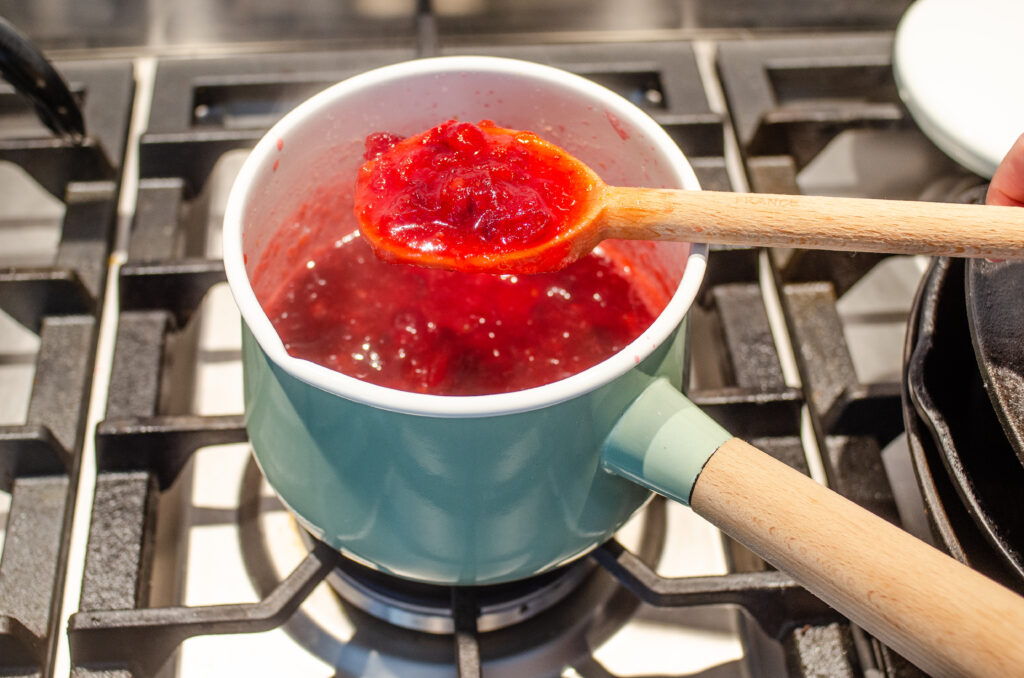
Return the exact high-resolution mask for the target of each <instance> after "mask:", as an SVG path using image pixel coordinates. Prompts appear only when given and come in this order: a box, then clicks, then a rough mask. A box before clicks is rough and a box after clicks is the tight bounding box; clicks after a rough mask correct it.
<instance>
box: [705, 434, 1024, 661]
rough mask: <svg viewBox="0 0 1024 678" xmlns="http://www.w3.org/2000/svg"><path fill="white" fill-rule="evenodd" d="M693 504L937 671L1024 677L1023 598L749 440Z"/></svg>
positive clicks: (718, 465) (737, 445)
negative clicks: (840, 494)
mask: <svg viewBox="0 0 1024 678" xmlns="http://www.w3.org/2000/svg"><path fill="white" fill-rule="evenodd" d="M691 506H692V507H693V509H694V511H696V512H697V513H698V514H700V515H702V516H704V517H705V518H707V519H708V520H710V521H711V522H712V523H714V524H715V525H717V526H718V527H720V528H721V529H722V530H723V531H725V532H726V533H728V534H730V535H732V536H733V537H735V538H737V539H738V540H739V541H741V542H743V543H744V544H746V545H747V546H749V547H750V548H751V549H752V550H753V551H755V552H756V553H758V554H760V555H761V556H762V557H764V558H765V559H766V560H768V561H769V562H771V563H773V564H774V565H776V566H777V567H778V568H779V569H781V570H785V571H786V572H789V573H790V574H792V575H793V577H794V578H795V579H797V580H798V581H799V582H800V583H802V584H803V585H804V586H806V587H807V589H808V590H810V591H811V592H812V593H814V594H815V595H817V596H819V597H820V598H821V599H822V600H824V601H825V602H827V603H829V604H830V605H832V606H833V607H835V608H836V609H838V610H840V611H842V612H843V614H845V615H846V616H847V617H849V618H850V619H851V620H853V621H854V622H856V623H857V624H860V625H861V626H863V627H864V628H866V629H868V630H869V631H871V633H873V634H875V635H876V636H877V637H878V638H879V639H881V640H882V641H883V642H885V643H886V644H888V645H890V646H891V647H893V649H895V650H896V651H897V652H899V653H900V654H902V655H904V656H905V657H906V658H907V659H909V660H910V661H912V662H914V663H915V664H917V665H918V666H920V667H921V668H923V669H924V670H925V671H927V672H928V673H929V674H930V675H934V676H1011V675H1022V672H1024V642H1022V638H1024V635H1022V634H1024V598H1021V597H1019V596H1017V595H1015V594H1013V593H1012V592H1011V591H1009V590H1007V589H1005V588H1003V587H1002V586H1000V585H999V584H996V583H995V582H993V581H991V580H989V579H987V578H985V577H983V576H982V575H980V574H978V573H977V572H975V571H974V570H971V569H970V568H968V567H966V566H964V565H962V564H960V563H959V562H957V561H955V560H953V559H952V558H950V557H948V556H946V555H945V554H942V553H940V552H939V551H937V550H935V549H933V548H931V547H930V546H928V545H926V544H925V543H924V542H921V541H919V540H918V539H916V538H915V537H912V536H910V535H909V534H907V533H905V532H903V531H902V530H900V529H898V528H897V527H895V526H894V525H892V524H890V523H888V522H886V521H885V520H883V519H881V518H879V517H877V516H875V515H874V514H872V513H870V512H868V511H866V510H864V509H862V508H861V507H859V506H857V505H856V504H854V503H852V502H850V501H848V500H846V499H844V498H842V497H841V496H839V495H837V494H835V493H834V492H832V491H831V490H828V489H826V488H824V487H822V486H821V485H819V484H817V483H816V482H814V481H813V480H811V479H810V478H808V477H807V476H804V475H803V474H801V473H799V472H797V471H795V470H793V469H791V468H790V467H788V466H786V465H785V464H783V463H781V462H779V461H777V460H775V459H774V458H772V457H770V456H768V455H767V454H765V453H764V452H761V451H760V450H758V449H756V448H754V447H752V446H750V445H749V444H747V443H745V442H743V441H742V440H739V439H736V438H733V439H732V440H729V441H727V442H726V443H725V444H724V445H722V446H721V447H720V448H719V449H718V450H717V451H716V452H715V453H714V454H713V455H712V456H711V458H710V459H709V460H708V462H707V464H706V465H705V466H704V469H703V470H702V471H701V473H700V475H699V476H698V477H697V483H696V485H695V486H694V489H693V494H692V497H691Z"/></svg>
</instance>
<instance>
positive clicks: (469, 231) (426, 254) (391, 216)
mask: <svg viewBox="0 0 1024 678" xmlns="http://www.w3.org/2000/svg"><path fill="white" fill-rule="evenodd" d="M366 145H367V152H366V156H365V158H366V160H367V161H368V162H367V164H366V165H364V166H363V167H362V168H361V170H360V172H359V177H358V181H357V185H356V197H355V202H356V213H357V217H358V219H359V223H360V224H361V227H362V228H363V230H364V233H368V234H370V235H372V238H371V240H372V241H376V242H380V243H383V246H382V247H378V248H377V251H378V254H379V255H380V256H382V257H385V258H388V256H389V254H390V255H391V256H394V252H395V248H396V247H400V248H401V251H402V252H403V253H405V252H417V253H420V254H421V255H422V256H417V257H415V260H416V261H417V262H419V263H424V264H429V262H430V261H431V260H440V259H445V260H449V261H450V260H452V259H454V258H463V259H465V258H467V257H473V256H482V255H483V256H486V255H501V254H506V253H509V252H517V251H520V250H523V249H527V248H529V247H532V246H535V245H538V244H540V243H543V242H547V241H549V240H551V239H552V238H554V237H555V236H556V235H557V234H559V233H560V232H562V231H563V230H564V229H565V228H566V225H567V224H572V223H575V222H576V221H577V220H578V218H579V217H580V216H581V215H582V212H583V211H584V210H585V209H586V208H587V197H588V194H589V192H590V191H591V190H592V189H593V187H594V181H593V177H592V175H590V174H589V173H588V172H587V171H586V170H583V169H581V168H580V166H579V165H578V164H577V163H576V162H575V161H573V160H572V159H571V158H568V157H564V156H563V155H562V152H561V151H560V150H559V149H557V148H555V147H553V146H551V145H550V144H548V143H547V142H545V141H543V140H542V139H540V138H539V137H538V136H537V135H535V134H533V133H532V132H520V131H514V130H506V129H504V128H501V127H498V126H496V125H495V123H493V122H491V121H489V120H481V121H480V122H479V123H478V124H473V123H470V122H459V121H456V120H449V121H447V122H445V123H442V124H441V125H438V126H437V127H434V128H432V129H430V130H428V131H426V132H423V133H422V134H417V135H415V136H412V137H409V138H408V139H398V138H396V137H394V136H393V135H388V134H374V135H371V136H370V137H369V138H368V139H367V144H366Z"/></svg>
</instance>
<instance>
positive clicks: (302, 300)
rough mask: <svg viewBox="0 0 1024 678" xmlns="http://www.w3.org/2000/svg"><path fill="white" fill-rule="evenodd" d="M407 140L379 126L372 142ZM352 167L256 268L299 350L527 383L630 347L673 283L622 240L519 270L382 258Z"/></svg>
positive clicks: (406, 379) (354, 369) (441, 381)
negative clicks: (361, 229)
mask: <svg viewBox="0 0 1024 678" xmlns="http://www.w3.org/2000/svg"><path fill="white" fill-rule="evenodd" d="M394 142H395V138H394V137H391V136H390V135H383V134H377V135H371V137H370V138H368V139H367V147H368V149H369V150H368V153H373V152H374V149H375V148H379V147H388V146H390V145H393V144H394ZM342 179H343V178H342V177H339V178H337V180H336V181H335V182H334V183H326V184H324V185H321V186H320V187H318V188H317V189H315V190H313V191H312V192H311V195H310V196H309V199H308V200H307V201H306V203H305V204H304V205H302V206H301V207H300V208H299V209H297V210H296V211H295V213H294V214H292V215H290V217H289V218H287V219H285V220H284V221H283V222H282V225H281V228H280V229H279V231H278V232H277V234H276V235H275V236H274V238H273V239H272V241H271V242H270V243H269V244H268V245H267V247H265V248H264V255H263V257H262V259H261V261H260V263H259V264H258V265H257V266H256V269H255V271H254V274H253V279H254V285H253V287H254V290H255V291H256V293H257V296H258V298H259V299H260V303H261V304H262V306H263V308H264V310H265V311H266V313H267V316H268V317H269V318H270V320H271V322H272V323H273V325H274V327H275V329H276V330H277V333H278V335H279V336H280V337H281V340H282V341H283V343H284V345H285V348H286V350H287V351H288V353H289V354H290V355H292V356H295V357H298V358H304V359H307V360H310V361H313V362H316V363H319V364H321V365H324V366H326V367H329V368H331V369H334V370H337V371H339V372H342V373H344V374H347V375H349V376H352V377H356V378H357V379H362V380H364V381H368V382H372V383H374V384H379V385H381V386H387V387H390V388H395V389H400V390H404V391H412V392H419V393H432V394H438V395H483V394H489V393H503V392H509V391H518V390H522V389H526V388H531V387H535V386H541V385H543V384H547V383H550V382H553V381H557V380H559V379H564V378H566V377H569V376H571V375H573V374H576V373H577V372H580V371H582V370H584V369H586V368H588V367H591V366H593V365H595V364H597V363H598V362H601V361H602V360H605V359H606V358H608V357H610V356H611V355H613V354H615V353H617V352H618V351H620V350H621V349H623V348H624V347H625V346H626V345H628V344H629V343H630V342H631V341H633V340H634V339H635V338H636V337H638V336H639V335H640V334H641V333H643V332H644V330H646V329H647V327H648V326H650V324H651V322H652V321H653V320H654V318H655V316H656V315H657V313H659V312H660V311H661V309H662V308H664V305H665V304H666V303H667V301H668V296H669V292H668V291H667V290H666V288H665V285H663V284H662V283H661V282H660V281H658V280H656V279H653V278H652V279H648V277H647V276H644V275H641V274H640V273H639V272H637V271H630V268H629V265H628V264H627V263H625V262H624V261H623V260H622V257H621V256H620V255H618V254H616V253H615V251H614V250H613V249H609V250H608V251H607V252H606V253H605V254H602V253H600V252H595V253H591V254H588V255H586V256H585V257H583V258H581V259H580V260H579V261H577V262H575V263H574V264H571V265H569V266H567V267H566V268H564V269H562V270H560V271H557V272H553V273H542V274H535V275H519V276H515V275H500V276H499V275H490V274H482V273H472V274H471V273H458V272H451V271H444V270H439V269H433V268H423V267H419V266H410V265H405V264H392V263H387V262H384V261H381V260H380V259H378V258H377V257H376V256H374V254H373V252H372V250H371V248H370V246H369V245H368V244H367V242H366V240H365V239H364V238H361V237H359V236H358V231H357V230H355V221H354V211H353V197H352V193H351V183H350V181H349V183H347V184H346V182H345V181H343V180H342ZM346 191H347V193H346ZM346 233H347V234H348V235H343V234H346ZM339 235H341V237H339Z"/></svg>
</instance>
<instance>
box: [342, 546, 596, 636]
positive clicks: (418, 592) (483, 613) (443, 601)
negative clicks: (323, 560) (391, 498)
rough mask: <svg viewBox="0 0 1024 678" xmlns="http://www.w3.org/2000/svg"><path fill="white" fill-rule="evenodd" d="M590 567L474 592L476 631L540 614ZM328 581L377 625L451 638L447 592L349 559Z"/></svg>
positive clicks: (576, 565)
mask: <svg viewBox="0 0 1024 678" xmlns="http://www.w3.org/2000/svg"><path fill="white" fill-rule="evenodd" d="M594 567H595V565H594V563H593V561H591V560H590V559H589V558H584V559H581V560H577V561H575V562H572V563H570V564H568V565H564V566H562V567H560V568H558V569H556V570H552V571H550V572H546V573H544V574H540V575H537V576H536V577H531V578H529V579H523V580H520V581H515V582H509V583H507V584H494V585H491V586H476V587H473V592H474V594H475V596H476V600H477V605H478V606H479V610H480V612H479V616H478V617H477V622H476V623H477V630H478V631H480V632H486V631H496V630H497V629H501V628H505V627H507V626H512V625H513V624H518V623H519V622H522V621H525V620H527V619H530V618H531V617H534V616H536V615H538V614H540V613H541V612H544V611H545V610H547V609H549V608H550V607H552V606H553V605H555V604H556V603H558V602H559V601H561V600H562V599H563V598H565V597H566V596H567V595H569V594H570V593H572V592H573V591H574V590H575V589H576V587H577V586H578V585H579V584H581V583H582V582H583V580H584V579H586V577H587V575H588V574H590V573H591V571H592V570H593V569H594ZM327 581H328V582H329V583H330V585H331V586H332V587H333V588H334V590H335V591H336V592H337V593H338V595H339V596H341V598H342V599H344V600H345V601H346V602H349V603H351V604H352V605H355V606H356V607H358V608H359V609H361V610H363V611H364V612H366V613H368V614H370V615H373V616H374V617H377V618H378V619H382V620H383V621H386V622H389V623H391V624H394V625H396V626H401V627H404V628H407V629H413V630H416V631H425V632H427V633H452V632H454V627H455V625H454V619H453V616H452V587H450V586H438V585H434V584H423V583H420V582H413V581H409V580H406V579H401V578H398V577H394V576H391V575H388V574H384V573H382V572H378V571H376V570H373V569H371V568H369V567H366V566H364V565H361V564H359V563H357V562H355V561H353V560H350V559H348V558H344V559H343V560H342V563H341V564H340V565H339V566H338V567H337V568H335V570H334V571H333V572H332V573H331V574H330V575H328V577H327Z"/></svg>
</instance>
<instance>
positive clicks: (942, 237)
mask: <svg viewBox="0 0 1024 678" xmlns="http://www.w3.org/2000/svg"><path fill="white" fill-rule="evenodd" d="M481 124H483V123H481ZM435 129H436V128H435ZM484 130H485V131H486V133H487V134H489V135H491V138H492V139H500V137H501V136H502V135H505V136H513V137H515V138H516V139H517V140H518V141H524V140H525V141H528V142H529V143H528V144H527V145H528V146H529V148H530V149H531V152H532V153H533V154H535V156H536V159H537V161H538V162H540V163H550V164H551V165H553V166H558V167H559V168H560V170H559V171H565V172H566V173H569V174H572V173H575V174H576V175H578V176H582V177H585V180H583V181H582V182H580V181H576V180H574V181H576V183H575V184H573V185H574V188H573V190H574V191H575V193H576V198H577V200H578V201H579V202H578V208H577V209H574V210H572V212H571V214H570V217H569V219H568V221H567V222H565V223H561V224H560V225H559V227H558V228H557V231H556V233H555V235H554V237H551V238H550V239H547V240H544V241H543V242H540V243H539V244H536V243H532V244H530V245H529V246H526V247H508V246H507V245H506V246H500V247H495V248H491V249H488V247H489V245H488V243H485V242H479V243H475V245H478V247H477V246H474V247H472V248H470V249H460V248H459V247H449V246H448V243H445V241H444V240H445V238H446V235H445V233H446V231H444V230H439V231H438V232H437V235H436V236H435V237H436V239H437V240H436V242H433V243H430V244H429V246H427V247H423V246H422V243H418V244H417V245H416V246H410V245H409V243H406V242H402V241H401V239H394V238H392V237H390V234H389V233H387V232H385V231H384V230H382V229H381V228H380V227H379V224H377V223H376V222H375V221H374V219H373V218H372V217H369V216H368V215H367V212H366V211H365V210H361V209H360V204H361V201H366V200H369V199H370V198H369V197H368V196H367V192H366V191H367V190H368V189H365V187H364V191H363V192H362V193H361V192H360V190H359V189H358V188H357V192H356V213H357V217H358V218H359V221H360V231H361V232H362V234H363V235H364V237H366V238H367V239H368V240H369V241H370V244H371V245H372V246H373V247H374V249H375V250H376V251H377V253H378V255H379V256H382V257H383V258H386V259H391V260H398V261H403V262H406V263H415V264H419V265H423V266H433V267H438V268H448V269H453V270H460V271H468V272H481V271H484V272H514V273H534V272H540V271H546V270H555V269H558V268H562V267H564V266H566V265H568V264H569V263H571V262H572V261H575V260H576V259H578V258H579V257H581V256H583V255H584V254H586V253H587V252H589V251H590V250H592V249H593V248H594V247H596V246H597V245H598V244H599V243H600V242H601V241H602V240H604V239H606V238H624V239H630V240H673V241H690V242H711V243H719V244H727V245H747V246H759V247H799V248H805V249H828V250H850V251H859V252H886V253H893V254H929V255H950V256H965V257H987V258H991V259H1007V258H1016V257H1019V256H1021V253H1022V251H1024V210H1020V209H1015V208H1012V207H995V206H982V205H962V204H946V203H926V202H912V201H899V200H872V199H862V198H828V197H817V196H802V195H768V194H743V193H730V192H716V191H688V190H676V189H655V188H632V187H616V186H608V185H607V184H605V183H604V182H603V181H602V180H601V179H600V177H598V175H597V174H596V173H595V172H594V171H593V170H591V169H590V168H589V167H587V166H586V165H585V164H584V163H582V162H580V161H579V160H578V159H576V158H575V157H573V156H572V155H571V154H570V153H569V152H568V151H565V150H564V149H561V148H559V147H558V146H555V145H554V144H551V143H550V142H547V141H545V140H543V139H540V138H539V137H537V136H536V135H533V134H530V133H525V132H519V131H516V130H509V129H504V128H499V127H484ZM424 134H426V133H424ZM421 136H422V135H417V137H411V138H410V140H414V139H416V138H418V137H421ZM407 141H409V140H407ZM506 142H507V139H506ZM403 143H404V142H403ZM373 163H374V161H370V162H369V163H367V166H364V168H363V170H362V172H363V173H364V174H368V173H369V172H370V171H371V170H372V165H373ZM371 197H372V196H371ZM462 237H465V231H463V234H462Z"/></svg>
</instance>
